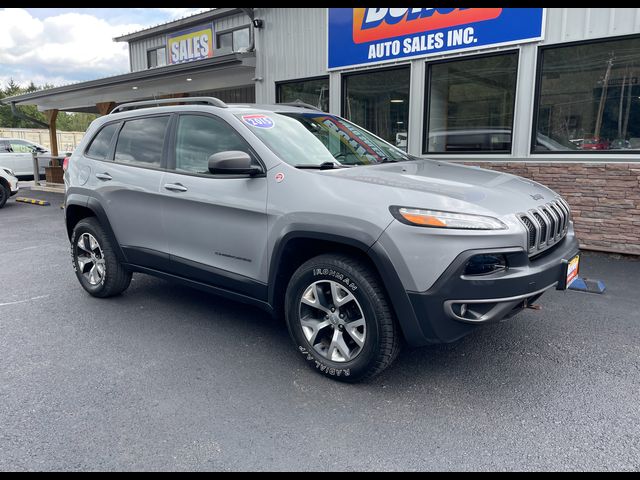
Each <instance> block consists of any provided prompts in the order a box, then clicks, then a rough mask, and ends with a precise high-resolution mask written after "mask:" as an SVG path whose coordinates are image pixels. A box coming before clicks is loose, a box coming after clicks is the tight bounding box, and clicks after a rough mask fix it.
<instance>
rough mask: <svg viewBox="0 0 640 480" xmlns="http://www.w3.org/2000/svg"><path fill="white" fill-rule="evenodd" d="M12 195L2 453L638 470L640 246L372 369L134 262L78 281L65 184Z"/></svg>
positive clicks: (251, 466) (74, 461) (57, 461)
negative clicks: (112, 284) (347, 367)
mask: <svg viewBox="0 0 640 480" xmlns="http://www.w3.org/2000/svg"><path fill="white" fill-rule="evenodd" d="M22 195H24V196H30V197H33V198H41V199H47V200H49V201H50V202H51V206H48V207H39V206H32V205H26V204H18V203H16V202H15V201H14V200H10V201H9V203H8V204H7V206H6V207H5V208H4V209H3V210H1V211H0V219H1V221H2V229H0V332H1V333H0V363H1V368H0V470H61V469H65V470H120V469H124V470H132V469H144V470H186V469H195V470H200V469H208V470H290V469H296V470H297V469H302V470H374V469H375V470H471V469H480V470H489V469H491V470H534V469H543V470H547V469H554V470H555V469H560V470H578V469H579V470H637V469H640V308H639V307H640V300H639V298H638V294H639V292H640V291H639V289H638V284H639V283H640V261H637V260H634V259H630V258H617V257H614V256H610V255H604V254H595V253H587V254H585V255H584V257H583V259H582V262H583V264H582V267H581V271H582V275H583V276H586V277H589V278H597V279H600V280H603V281H604V282H605V284H606V286H607V290H606V293H605V294H604V295H595V294H587V293H579V292H574V291H569V292H565V293H561V292H551V293H548V294H546V295H545V296H544V297H543V298H542V299H541V301H540V304H541V305H542V310H541V311H533V310H527V311H526V312H524V313H523V314H521V315H519V316H517V317H515V318H513V319H510V320H508V321H505V322H503V323H498V324H494V325H489V326H487V327H485V328H484V329H482V330H479V331H477V332H476V333H474V334H472V335H470V336H468V337H466V338H464V339H463V340H461V341H459V342H457V343H454V344H450V345H442V346H435V347H426V348H421V349H415V350H404V351H403V352H402V353H401V355H400V356H399V358H398V360H397V361H396V363H395V364H393V365H392V367H391V368H389V369H388V370H386V371H385V372H384V373H383V375H381V376H379V377H377V378H376V379H375V380H373V381H370V382H368V383H366V384H357V385H347V384H341V383H338V382H334V381H331V380H329V379H326V378H324V377H322V376H321V375H319V374H317V373H316V372H314V371H313V370H311V369H309V368H308V367H307V366H306V365H305V364H304V362H303V360H302V357H300V355H299V354H298V353H297V352H296V349H295V348H294V346H293V344H292V343H291V341H290V339H289V337H288V333H287V331H286V328H285V326H284V323H283V322H281V321H278V320H273V319H271V318H270V317H269V316H268V315H266V314H265V313H263V312H262V311H260V310H258V309H255V308H253V307H249V306H245V305H242V304H238V303H234V302H231V301H228V300H225V299H221V298H218V297H215V296H210V295H207V294H204V293H202V292H200V291H197V290H193V289H190V288H187V287H184V286H179V285H175V284H171V283H168V282H166V281H163V280H159V279H155V278H151V277H146V276H142V275H135V276H134V280H133V283H132V286H131V288H130V289H129V290H128V291H127V292H126V293H125V294H124V295H123V296H121V297H118V298H115V299H111V300H99V299H96V298H92V297H90V296H89V295H87V294H86V293H85V292H84V290H82V288H81V287H80V286H79V284H78V282H77V280H76V278H75V275H74V273H73V269H72V267H71V258H70V255H69V249H68V241H67V238H66V233H65V228H64V224H63V210H61V209H60V205H61V204H62V196H61V195H57V194H45V193H39V192H30V191H28V190H25V191H23V192H22Z"/></svg>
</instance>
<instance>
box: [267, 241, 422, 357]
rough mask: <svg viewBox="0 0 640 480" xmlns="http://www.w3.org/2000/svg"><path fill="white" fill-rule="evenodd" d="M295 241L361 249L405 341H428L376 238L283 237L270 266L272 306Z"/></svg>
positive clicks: (275, 248)
mask: <svg viewBox="0 0 640 480" xmlns="http://www.w3.org/2000/svg"><path fill="white" fill-rule="evenodd" d="M294 239H310V240H323V241H329V242H333V243H337V244H343V245H348V246H350V247H354V248H356V249H358V250H360V251H361V252H362V253H363V254H364V255H365V256H366V257H367V258H368V259H369V260H370V261H371V262H372V263H373V265H374V266H375V268H376V269H377V271H378V274H379V275H380V278H381V280H382V282H383V284H384V287H385V289H386V291H387V294H388V295H389V300H390V301H391V304H392V308H393V309H394V311H395V313H396V318H397V320H398V323H399V325H400V328H401V330H402V333H403V335H404V338H405V340H406V341H407V343H408V344H409V345H413V346H419V345H424V344H426V343H430V342H428V340H427V339H426V338H425V336H424V333H423V332H422V329H421V328H420V323H419V322H418V318H417V317H416V314H415V311H414V309H413V305H412V303H411V300H410V299H409V296H408V294H407V292H406V290H405V288H404V286H403V285H402V282H401V280H400V277H399V276H398V273H397V272H396V269H395V268H394V266H393V263H392V262H391V260H390V257H389V255H388V254H387V252H386V251H385V249H384V247H382V245H381V244H380V243H378V242H376V241H375V240H376V239H373V241H372V242H371V243H366V242H364V241H363V239H361V238H357V236H355V235H349V234H346V233H344V232H341V233H338V232H331V233H328V232H320V231H314V230H308V231H305V230H294V231H288V232H287V233H285V234H284V235H282V236H281V237H280V238H279V239H278V240H277V241H276V243H275V245H274V249H273V253H272V256H271V262H270V264H269V281H268V285H269V291H268V295H269V297H268V298H269V304H270V305H273V306H275V305H276V298H275V296H276V288H275V286H276V278H277V276H278V271H279V270H280V268H282V265H281V258H282V254H283V252H284V250H285V247H286V245H287V243H288V242H290V241H291V240H294Z"/></svg>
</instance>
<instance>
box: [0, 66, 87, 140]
mask: <svg viewBox="0 0 640 480" xmlns="http://www.w3.org/2000/svg"><path fill="white" fill-rule="evenodd" d="M52 87H53V85H42V86H38V85H35V84H34V83H33V82H30V83H29V86H28V87H26V88H23V87H21V86H20V85H18V84H17V83H16V82H14V81H13V79H10V80H9V82H8V83H7V84H6V86H4V87H2V86H0V100H2V99H3V98H6V97H12V96H13V95H21V94H23V93H31V92H35V91H37V90H42V89H46V88H52ZM18 108H19V109H20V111H21V112H22V113H24V114H25V115H26V116H28V117H31V118H36V119H38V120H40V121H42V122H45V123H46V118H45V116H44V114H43V113H42V112H39V111H38V107H36V106H35V105H21V106H19V107H18ZM96 117H97V115H94V114H92V113H67V112H58V120H57V122H56V127H57V129H58V131H62V132H84V131H85V130H86V129H87V127H89V124H90V123H91V122H92V121H93V120H94V119H95V118H96ZM0 127H4V128H42V127H40V126H38V125H35V124H34V123H32V122H29V121H28V120H24V119H21V118H17V117H14V116H13V114H12V113H11V106H10V105H0Z"/></svg>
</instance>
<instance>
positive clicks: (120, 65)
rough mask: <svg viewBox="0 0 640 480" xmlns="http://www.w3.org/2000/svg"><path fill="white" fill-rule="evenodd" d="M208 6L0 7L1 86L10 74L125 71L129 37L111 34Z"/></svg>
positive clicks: (36, 76) (42, 77) (70, 78)
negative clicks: (123, 37) (117, 40)
mask: <svg viewBox="0 0 640 480" xmlns="http://www.w3.org/2000/svg"><path fill="white" fill-rule="evenodd" d="M203 10H207V9H206V8H3V9H0V25H2V26H3V27H2V28H1V29H0V87H2V88H3V87H5V86H6V84H7V82H8V81H9V79H10V78H13V80H14V81H15V82H16V83H18V84H20V85H21V86H27V85H28V84H29V82H31V81H33V83H35V84H36V85H43V84H45V83H48V84H53V85H55V86H60V85H66V84H69V83H75V82H82V81H86V80H93V79H96V78H102V77H107V76H110V75H117V74H120V73H127V72H128V71H129V54H128V48H127V42H114V41H113V38H114V37H117V36H118V35H123V34H126V33H130V32H135V31H138V30H141V29H143V28H148V27H151V26H154V25H157V24H159V23H165V22H168V21H171V20H175V19H177V18H180V17H183V16H186V15H191V14H194V13H197V12H201V11H203Z"/></svg>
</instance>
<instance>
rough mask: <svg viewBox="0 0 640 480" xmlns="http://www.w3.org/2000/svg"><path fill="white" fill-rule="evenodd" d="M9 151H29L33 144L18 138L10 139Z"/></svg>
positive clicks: (31, 149) (31, 150)
mask: <svg viewBox="0 0 640 480" xmlns="http://www.w3.org/2000/svg"><path fill="white" fill-rule="evenodd" d="M11 151H12V152H13V153H31V152H33V146H32V145H30V144H28V143H27V142H21V141H20V140H11Z"/></svg>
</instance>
